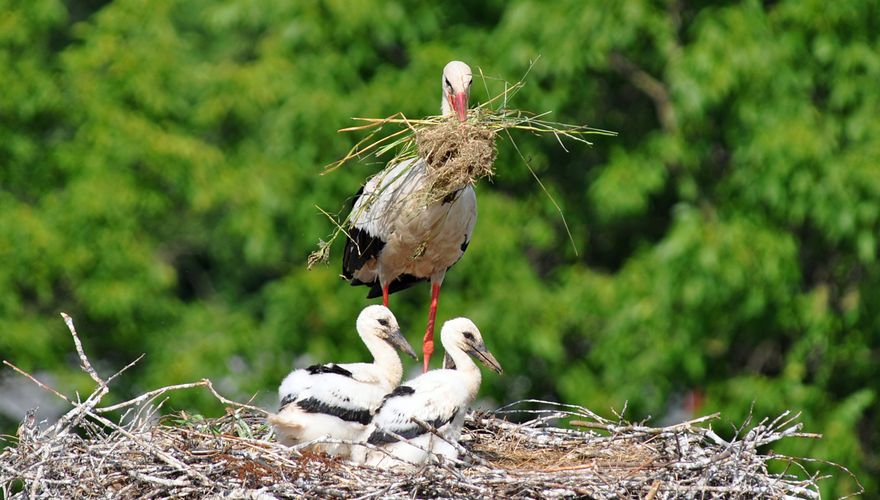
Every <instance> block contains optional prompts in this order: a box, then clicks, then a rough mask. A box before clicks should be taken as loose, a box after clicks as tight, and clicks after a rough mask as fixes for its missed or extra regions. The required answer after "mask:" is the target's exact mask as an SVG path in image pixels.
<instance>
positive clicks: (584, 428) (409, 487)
mask: <svg viewBox="0 0 880 500" xmlns="http://www.w3.org/2000/svg"><path fill="white" fill-rule="evenodd" d="M65 319H66V320H67V321H68V326H69V328H70V331H71V334H72V336H73V339H74V342H75V345H76V348H77V353H78V354H79V357H80V361H81V362H82V367H83V369H84V370H85V371H86V372H87V373H88V374H89V375H90V376H91V377H92V378H93V379H94V380H95V382H96V384H97V387H96V389H95V391H94V392H93V393H92V394H91V395H90V396H89V397H88V398H87V399H85V400H84V401H79V400H76V401H74V400H70V399H68V398H67V397H65V396H64V395H62V394H60V393H58V392H57V391H54V390H53V389H51V388H49V387H46V386H45V385H43V384H41V383H40V382H38V381H36V380H35V379H33V377H31V376H30V375H29V374H27V373H25V372H23V371H21V370H19V369H18V368H15V367H14V365H12V364H11V363H8V362H6V364H7V365H8V366H11V367H13V369H15V370H17V371H19V373H21V374H22V375H24V376H26V377H28V378H30V379H31V380H32V381H34V382H35V383H37V384H38V385H40V386H41V387H43V388H44V389H46V390H49V391H52V392H54V393H55V394H56V395H57V396H58V397H60V398H63V399H64V400H66V401H68V403H70V405H71V407H72V408H71V410H70V411H69V412H68V413H67V414H65V415H64V416H63V417H61V419H59V420H58V422H56V423H55V424H53V425H50V426H48V427H41V426H40V425H39V424H38V423H37V422H35V419H34V418H33V415H29V416H28V417H27V418H25V420H24V422H23V423H22V425H21V426H20V428H19V430H18V433H17V436H14V437H12V436H10V437H7V438H5V440H6V441H7V444H8V446H7V447H6V449H4V450H3V451H2V453H0V495H2V498H9V499H12V498H37V497H40V498H43V497H45V498H96V497H107V496H113V497H118V498H181V497H192V498H202V497H206V498H252V499H267V500H268V499H272V498H289V497H298V498H299V497H309V498H318V497H320V498H327V497H346V498H347V497H356V498H412V497H419V498H424V497H448V498H449V497H469V498H497V497H502V496H504V497H509V498H568V497H583V496H589V497H593V498H648V499H652V498H805V499H814V498H819V488H818V482H819V481H821V480H822V479H823V478H824V477H827V476H819V475H818V474H809V473H807V471H806V470H805V469H804V468H803V467H802V466H801V465H800V464H801V462H810V461H813V460H810V459H796V458H791V457H786V456H781V455H777V454H774V453H772V452H767V453H761V452H760V451H759V448H760V447H763V446H766V445H768V444H771V443H775V442H778V441H780V440H782V439H791V438H818V437H820V436H818V435H815V434H805V433H802V432H801V424H800V423H798V422H796V418H797V416H796V415H795V416H790V415H789V414H788V412H786V413H785V414H783V415H781V416H779V417H777V418H775V419H764V420H762V421H760V422H759V423H758V424H757V425H755V426H754V427H751V428H750V429H748V430H741V431H740V432H738V433H737V435H736V437H735V438H733V439H731V440H725V439H722V438H721V437H720V436H718V435H717V434H716V433H715V432H714V431H713V430H712V427H711V425H709V424H708V422H710V421H711V420H714V419H717V418H718V415H711V416H707V417H703V418H699V419H696V420H692V421H689V422H684V423H681V424H678V425H673V426H669V427H662V428H653V427H648V426H645V425H631V424H627V423H625V422H622V421H611V420H607V419H605V418H602V417H600V416H599V415H596V414H595V413H593V412H591V411H589V410H587V409H585V408H582V407H577V406H569V405H559V404H556V403H548V402H544V401H523V402H519V403H516V404H514V405H510V406H508V407H505V408H502V409H501V410H498V411H496V412H493V413H491V414H484V413H480V414H474V413H471V414H470V415H468V418H467V420H466V425H465V430H464V433H463V436H462V440H461V445H462V448H461V451H462V454H461V456H460V460H456V461H454V462H444V463H439V464H435V465H428V466H426V467H424V468H423V469H422V470H420V471H417V472H416V473H414V474H409V475H402V474H400V473H397V472H391V471H383V470H378V469H373V468H369V467H363V466H356V465H352V464H349V463H347V462H344V461H341V460H338V459H328V458H326V457H323V456H319V455H313V454H308V453H305V452H303V451H301V449H302V447H304V446H307V445H308V443H306V444H304V445H302V446H300V447H294V448H287V447H284V446H281V445H279V444H277V443H276V442H274V440H273V438H272V436H271V430H270V429H269V427H267V426H266V424H265V417H266V414H267V412H265V411H263V410H261V409H259V408H255V407H253V406H249V405H244V404H240V403H235V402H233V401H229V400H227V399H225V398H223V397H222V396H221V395H220V394H218V393H217V392H216V391H215V390H214V388H213V386H212V384H211V382H210V381H208V380H202V381H200V382H195V383H192V384H181V385H177V386H171V387H163V388H160V389H157V390H154V391H150V392H148V393H146V394H143V395H141V396H139V397H137V398H134V399H132V400H129V401H125V402H122V403H118V404H115V405H111V406H101V401H102V399H103V398H104V396H106V395H107V393H108V391H109V383H110V382H112V381H113V380H114V379H115V378H116V377H117V376H118V375H119V373H121V372H119V373H117V374H115V375H113V376H111V377H109V378H107V379H103V378H101V377H100V376H99V375H98V374H97V372H96V371H95V370H94V368H93V367H92V365H91V363H90V362H89V360H88V358H87V357H86V355H85V354H84V353H83V351H82V347H81V345H80V343H79V339H78V337H77V335H76V331H75V329H74V328H73V323H72V322H71V321H70V320H69V318H67V317H65ZM129 366H131V365H129ZM126 368H127V367H126ZM123 371H124V369H123ZM192 388H203V389H205V390H208V391H210V392H211V394H213V395H214V396H215V397H216V398H217V399H218V400H219V401H221V402H222V403H224V404H226V405H228V406H227V412H226V415H224V416H222V417H220V418H213V419H208V418H204V417H200V416H193V415H187V414H178V415H174V416H170V417H168V416H166V417H161V418H160V417H158V410H159V409H160V408H161V405H162V398H163V397H165V396H166V395H167V394H168V393H169V392H172V391H179V390H186V389H192ZM536 406H537V407H540V408H543V409H529V408H535V407H536ZM116 412H121V413H122V415H121V416H120V417H118V418H115V419H111V418H109V417H108V416H107V414H109V413H116ZM521 418H526V421H525V422H524V423H513V422H511V421H510V420H511V419H521ZM560 422H565V423H567V424H568V425H569V428H561V427H558V424H559V423H560ZM744 427H745V426H744ZM771 461H776V462H781V463H784V464H787V467H786V468H785V469H784V470H783V471H782V472H779V473H774V472H770V471H769V469H768V463H769V462H771ZM836 467H837V468H838V469H839V470H842V471H845V472H847V473H848V471H846V469H845V468H843V467H839V466H836ZM853 479H854V480H855V478H853Z"/></svg>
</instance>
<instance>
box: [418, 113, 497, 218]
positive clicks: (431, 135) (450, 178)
mask: <svg viewBox="0 0 880 500" xmlns="http://www.w3.org/2000/svg"><path fill="white" fill-rule="evenodd" d="M415 138H416V145H417V147H418V152H419V157H420V158H423V159H424V160H425V164H426V166H427V169H426V171H427V177H428V186H427V190H428V196H429V199H430V201H438V200H442V199H443V198H444V197H446V196H447V195H448V194H449V193H451V192H453V191H457V190H458V189H461V188H462V187H463V186H466V185H471V184H474V183H476V182H477V181H478V180H479V179H481V178H483V177H489V176H491V175H492V174H494V173H495V169H494V165H495V156H496V155H497V153H498V151H497V149H496V148H495V132H494V131H493V130H491V129H488V128H485V127H481V126H479V125H471V124H459V123H455V122H452V121H446V122H444V123H441V124H439V125H437V126H434V127H425V128H422V129H419V130H417V131H416V133H415Z"/></svg>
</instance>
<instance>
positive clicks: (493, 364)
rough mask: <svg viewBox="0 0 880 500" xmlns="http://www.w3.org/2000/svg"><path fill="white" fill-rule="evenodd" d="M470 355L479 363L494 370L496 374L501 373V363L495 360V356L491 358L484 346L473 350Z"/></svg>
mask: <svg viewBox="0 0 880 500" xmlns="http://www.w3.org/2000/svg"><path fill="white" fill-rule="evenodd" d="M471 354H473V355H474V356H475V357H476V358H477V359H478V360H479V361H480V362H481V363H483V364H484V365H486V366H488V367H489V368H491V369H493V370H495V372H496V373H502V372H503V371H504V370H503V369H502V368H501V363H499V362H498V360H497V359H495V356H493V355H492V353H491V352H489V349H486V347H485V346H480V347H477V348H475V349H474V350H472V351H471Z"/></svg>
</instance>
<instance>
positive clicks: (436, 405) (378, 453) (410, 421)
mask: <svg viewBox="0 0 880 500" xmlns="http://www.w3.org/2000/svg"><path fill="white" fill-rule="evenodd" d="M440 341H441V342H442V343H443V349H445V350H446V355H447V356H448V357H449V358H451V360H452V361H453V362H454V364H455V368H454V369H441V370H432V371H430V372H428V373H425V374H422V375H420V376H418V377H416V378H414V379H413V380H410V381H408V382H406V383H404V384H403V385H401V386H400V387H398V388H397V389H394V391H393V392H391V393H390V394H389V395H388V396H386V397H385V400H384V401H383V402H382V406H381V407H380V408H379V410H378V411H377V412H376V415H375V416H374V417H373V422H372V423H371V424H370V426H369V427H367V429H366V432H365V436H366V438H365V439H366V442H367V443H369V444H372V445H375V446H378V447H380V448H381V450H371V449H368V448H366V447H364V446H355V448H354V450H353V451H352V459H353V460H354V461H356V462H363V463H366V464H368V465H372V466H377V467H383V468H402V469H408V468H411V466H412V465H419V464H423V463H425V462H426V461H427V460H428V459H430V458H431V456H432V455H431V454H432V453H433V454H437V455H443V456H446V457H450V458H456V457H457V456H458V451H457V450H456V448H455V447H454V446H452V445H451V444H449V442H457V441H458V438H459V436H460V435H461V427H462V424H463V423H464V416H465V413H466V412H467V408H468V405H470V404H471V403H472V402H473V401H474V399H475V398H476V397H477V391H478V390H479V388H480V382H481V379H482V377H481V375H480V369H479V368H478V367H477V365H476V364H474V362H473V360H471V358H470V356H473V357H475V358H476V359H477V360H479V361H480V362H482V363H483V364H485V365H486V366H488V367H489V368H492V369H493V370H495V371H496V372H498V373H501V365H500V364H498V361H497V360H496V359H495V357H494V356H493V355H492V353H490V352H489V350H488V349H486V344H485V343H484V342H483V338H482V336H481V335H480V331H479V330H478V329H477V327H476V325H474V323H473V322H472V321H471V320H469V319H467V318H456V319H453V320H450V321H447V322H446V323H445V324H444V325H443V329H442V330H441V331H440ZM414 419H418V420H419V421H420V422H423V423H426V424H428V425H431V426H433V427H434V428H435V429H437V431H438V434H440V435H441V436H443V438H445V440H444V439H441V438H439V437H437V436H435V435H434V434H432V433H431V432H429V431H427V430H426V429H425V428H424V427H422V426H421V425H419V423H418V422H416V421H415V420H414ZM401 438H403V440H401ZM447 441H449V442H447Z"/></svg>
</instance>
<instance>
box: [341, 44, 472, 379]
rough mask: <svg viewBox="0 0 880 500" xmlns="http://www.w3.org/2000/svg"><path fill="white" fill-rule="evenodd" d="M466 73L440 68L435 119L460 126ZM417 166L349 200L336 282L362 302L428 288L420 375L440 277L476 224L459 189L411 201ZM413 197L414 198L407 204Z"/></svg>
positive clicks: (420, 167)
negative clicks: (421, 285)
mask: <svg viewBox="0 0 880 500" xmlns="http://www.w3.org/2000/svg"><path fill="white" fill-rule="evenodd" d="M471 79H472V76H471V68H470V67H469V66H468V65H467V64H465V63H463V62H461V61H452V62H450V63H449V64H447V65H446V67H445V68H443V78H442V81H441V83H442V89H443V97H442V100H441V104H440V107H441V112H442V113H443V115H452V114H453V113H454V114H455V115H456V116H457V117H458V119H459V120H460V121H461V122H464V121H466V120H467V106H468V94H469V92H470V86H471ZM426 168H427V167H426V164H425V161H424V159H419V160H417V161H414V160H409V161H405V162H401V163H399V164H397V165H396V166H394V167H392V168H389V169H386V170H385V171H384V172H382V173H380V174H378V175H376V176H374V177H373V178H371V179H370V180H369V181H368V182H367V183H366V184H365V185H364V186H363V187H362V188H361V190H360V191H359V192H358V193H357V194H356V195H355V199H354V203H353V205H352V216H351V223H350V227H349V228H348V233H347V235H348V239H347V241H346V244H345V251H344V254H343V259H342V276H343V277H344V278H345V279H348V280H350V281H351V284H352V285H366V286H369V287H371V288H370V292H369V293H368V294H367V298H375V297H379V296H380V295H381V296H382V304H384V305H385V306H388V294H390V293H394V292H397V291H399V290H403V289H405V288H409V287H410V286H412V285H413V284H415V283H418V282H419V281H423V280H430V281H431V306H430V309H429V311H428V326H427V328H426V330H425V337H424V339H423V347H422V351H423V354H424V371H425V372H427V371H428V364H429V362H430V360H431V354H432V353H433V352H434V321H435V319H436V317H437V304H438V301H439V297H440V286H441V285H442V284H443V278H444V277H445V275H446V271H447V270H448V269H449V268H450V267H451V266H452V265H453V264H455V263H456V262H458V260H459V259H460V258H461V256H462V255H463V254H464V251H465V249H467V246H468V244H469V243H470V240H471V233H473V230H474V224H475V223H476V221H477V197H476V194H475V193H474V188H473V187H472V186H471V185H469V184H468V185H464V186H460V187H459V188H458V189H455V190H453V191H452V192H450V193H449V194H448V195H447V196H445V197H444V198H443V199H442V200H440V201H435V202H426V201H425V199H424V197H420V196H418V193H419V192H420V190H422V189H423V188H424V187H425V186H426V183H427V178H426ZM414 195H415V196H414Z"/></svg>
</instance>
